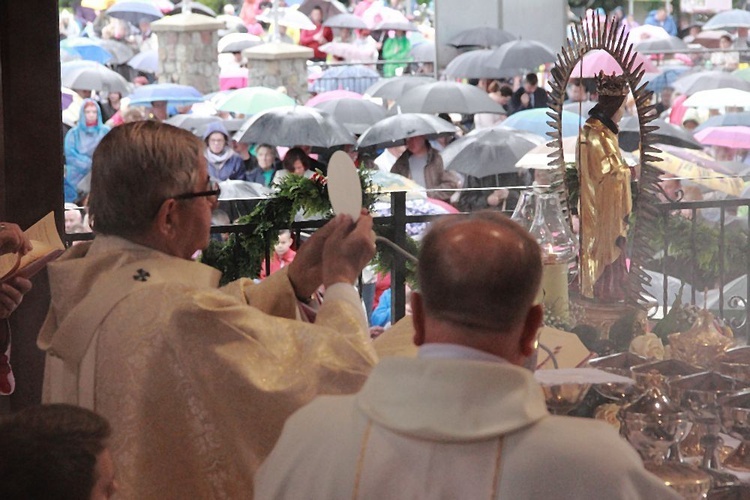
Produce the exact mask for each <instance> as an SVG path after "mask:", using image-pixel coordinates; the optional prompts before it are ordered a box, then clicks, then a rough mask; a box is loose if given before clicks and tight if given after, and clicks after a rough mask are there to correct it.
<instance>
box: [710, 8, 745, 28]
mask: <svg viewBox="0 0 750 500" xmlns="http://www.w3.org/2000/svg"><path fill="white" fill-rule="evenodd" d="M723 28H750V12H748V11H746V10H743V9H732V10H725V11H724V12H719V13H718V14H716V15H714V16H713V17H712V18H711V19H709V20H708V21H707V22H706V24H704V25H703V29H704V30H707V31H708V30H717V29H723Z"/></svg>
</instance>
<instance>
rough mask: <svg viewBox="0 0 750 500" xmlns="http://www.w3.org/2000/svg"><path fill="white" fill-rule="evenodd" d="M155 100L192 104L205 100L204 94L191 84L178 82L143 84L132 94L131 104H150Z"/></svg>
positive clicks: (176, 103) (175, 103)
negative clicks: (178, 83)
mask: <svg viewBox="0 0 750 500" xmlns="http://www.w3.org/2000/svg"><path fill="white" fill-rule="evenodd" d="M155 101H167V102H168V103H169V104H173V105H182V104H190V103H195V102H201V101H203V94H201V93H200V92H198V91H197V90H196V89H195V88H194V87H191V86H190V85H177V84H176V83H154V84H151V85H143V86H141V87H138V88H137V89H136V90H135V91H134V92H133V93H132V94H130V104H150V103H152V102H155Z"/></svg>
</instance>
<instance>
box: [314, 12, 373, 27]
mask: <svg viewBox="0 0 750 500" xmlns="http://www.w3.org/2000/svg"><path fill="white" fill-rule="evenodd" d="M323 26H328V27H329V28H349V29H355V30H356V29H362V30H366V29H368V28H367V24H366V23H365V22H364V21H363V20H362V18H361V17H357V16H355V15H354V14H348V13H346V14H336V15H335V16H331V17H329V18H328V19H326V21H325V22H324V23H323Z"/></svg>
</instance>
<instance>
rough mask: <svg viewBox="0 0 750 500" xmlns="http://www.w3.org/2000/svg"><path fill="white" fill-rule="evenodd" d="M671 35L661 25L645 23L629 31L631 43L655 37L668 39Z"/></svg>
mask: <svg viewBox="0 0 750 500" xmlns="http://www.w3.org/2000/svg"><path fill="white" fill-rule="evenodd" d="M670 36H671V35H670V34H669V33H667V31H666V30H665V29H664V28H662V27H661V26H652V25H650V24H644V25H641V26H636V27H635V28H631V30H630V31H629V32H628V41H629V42H630V43H638V42H642V41H644V40H650V39H653V38H657V39H667V38H669V37H670Z"/></svg>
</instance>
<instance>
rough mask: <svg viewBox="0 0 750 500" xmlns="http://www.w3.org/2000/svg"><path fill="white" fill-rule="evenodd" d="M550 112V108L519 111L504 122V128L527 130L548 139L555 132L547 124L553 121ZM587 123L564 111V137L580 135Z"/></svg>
mask: <svg viewBox="0 0 750 500" xmlns="http://www.w3.org/2000/svg"><path fill="white" fill-rule="evenodd" d="M548 111H549V109H548V108H535V109H527V110H525V111H519V112H517V113H513V114H512V115H511V116H509V117H508V118H507V119H506V120H505V121H504V122H503V125H502V126H503V127H506V128H514V129H517V130H526V131H528V132H532V133H534V134H536V135H540V136H542V137H545V138H546V137H548V133H551V132H552V131H553V128H552V126H551V125H549V124H548V123H547V122H551V121H552V118H550V117H549V116H548V115H547V112H548ZM585 121H586V119H585V118H582V117H581V116H579V115H578V114H577V113H573V112H572V111H565V110H563V112H562V122H563V127H562V136H563V137H571V136H574V135H578V130H579V128H580V127H581V126H583V123H584V122H585Z"/></svg>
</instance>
